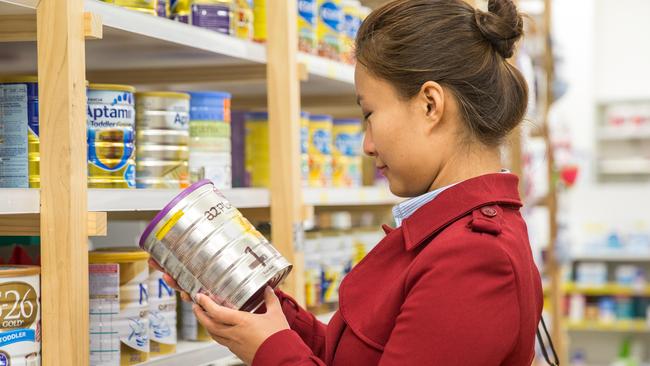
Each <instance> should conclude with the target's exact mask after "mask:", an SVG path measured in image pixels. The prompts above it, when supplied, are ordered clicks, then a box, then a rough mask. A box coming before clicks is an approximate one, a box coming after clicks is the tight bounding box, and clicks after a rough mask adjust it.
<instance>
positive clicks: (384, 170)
mask: <svg viewBox="0 0 650 366" xmlns="http://www.w3.org/2000/svg"><path fill="white" fill-rule="evenodd" d="M377 170H379V172H380V173H381V174H383V175H386V170H388V166H386V165H382V166H378V167H377Z"/></svg>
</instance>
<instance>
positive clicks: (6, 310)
mask: <svg viewBox="0 0 650 366" xmlns="http://www.w3.org/2000/svg"><path fill="white" fill-rule="evenodd" d="M7 280H8V281H7V282H4V283H1V284H0V350H1V352H0V365H2V361H4V362H6V363H5V365H11V364H16V365H39V364H40V351H41V344H40V342H41V330H40V306H39V296H40V295H39V292H40V286H39V282H38V281H39V276H38V275H33V276H28V277H16V278H13V279H7Z"/></svg>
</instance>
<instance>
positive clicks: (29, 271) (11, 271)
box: [0, 264, 41, 277]
mask: <svg viewBox="0 0 650 366" xmlns="http://www.w3.org/2000/svg"><path fill="white" fill-rule="evenodd" d="M39 273H41V267H40V266H24V265H12V264H9V265H0V277H16V276H30V275H37V274H39Z"/></svg>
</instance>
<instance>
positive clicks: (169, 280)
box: [149, 258, 192, 302]
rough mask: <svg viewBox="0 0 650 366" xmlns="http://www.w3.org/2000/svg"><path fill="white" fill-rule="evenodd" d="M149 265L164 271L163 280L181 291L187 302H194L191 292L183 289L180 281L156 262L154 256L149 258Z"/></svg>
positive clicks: (183, 298) (182, 297)
mask: <svg viewBox="0 0 650 366" xmlns="http://www.w3.org/2000/svg"><path fill="white" fill-rule="evenodd" d="M149 265H150V266H151V267H153V268H155V269H157V270H159V271H160V272H162V273H163V281H165V283H167V284H168V285H169V287H171V288H173V289H174V290H176V291H178V292H180V294H181V299H182V300H183V301H185V302H192V297H191V296H190V294H188V293H187V292H185V291H183V290H182V289H181V287H180V286H178V283H176V280H174V279H173V278H172V276H170V275H169V274H168V273H167V272H165V270H164V269H163V268H162V267H161V266H160V264H158V262H156V261H155V260H154V259H153V258H149Z"/></svg>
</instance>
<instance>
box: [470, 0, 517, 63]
mask: <svg viewBox="0 0 650 366" xmlns="http://www.w3.org/2000/svg"><path fill="white" fill-rule="evenodd" d="M475 18H476V25H477V26H478V29H479V31H480V32H481V34H482V35H483V37H485V39H487V40H488V41H490V43H491V44H492V46H493V47H494V49H495V50H496V51H497V52H499V54H500V55H501V56H503V57H504V58H510V57H512V55H513V53H514V50H515V43H516V42H517V41H518V40H519V38H521V36H522V35H523V33H524V21H523V19H522V16H521V14H520V13H519V12H517V7H516V6H515V4H514V3H513V2H512V0H489V2H488V12H487V13H486V12H484V11H482V10H479V9H476V11H475Z"/></svg>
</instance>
